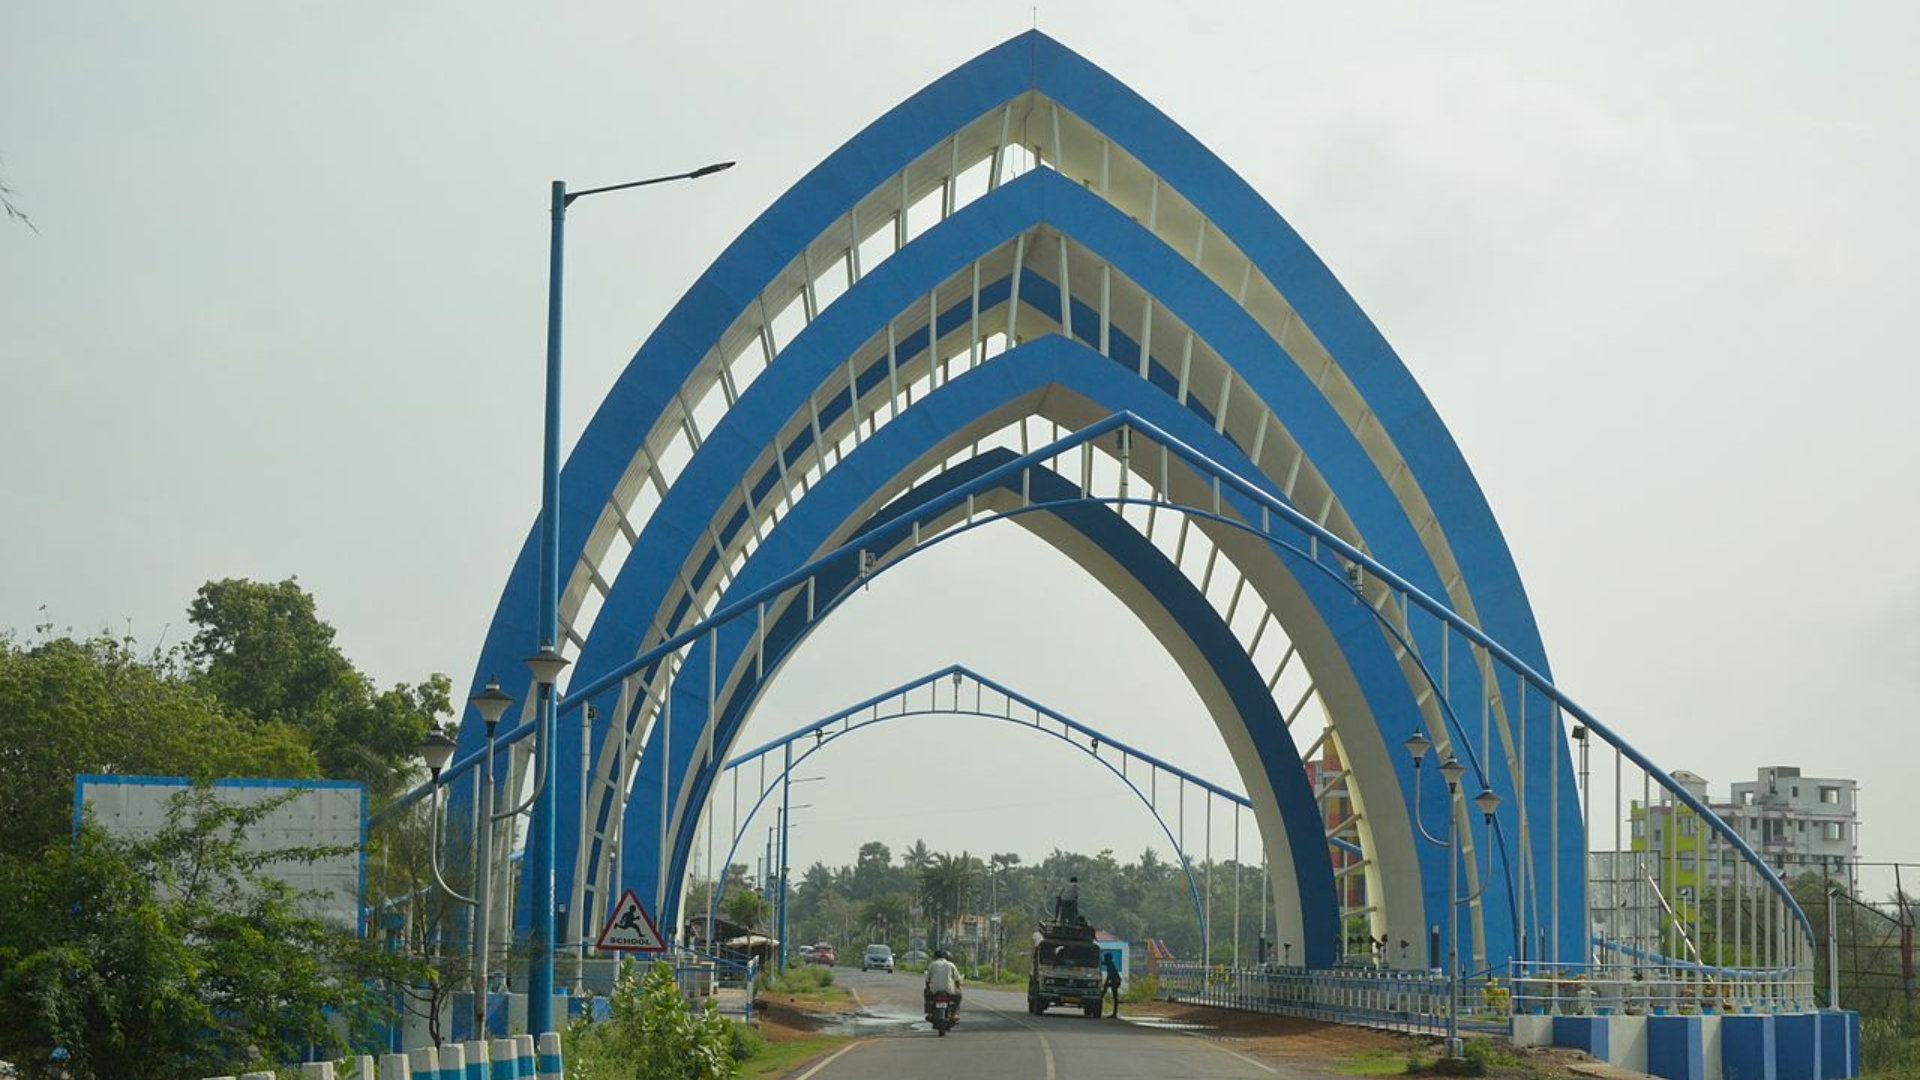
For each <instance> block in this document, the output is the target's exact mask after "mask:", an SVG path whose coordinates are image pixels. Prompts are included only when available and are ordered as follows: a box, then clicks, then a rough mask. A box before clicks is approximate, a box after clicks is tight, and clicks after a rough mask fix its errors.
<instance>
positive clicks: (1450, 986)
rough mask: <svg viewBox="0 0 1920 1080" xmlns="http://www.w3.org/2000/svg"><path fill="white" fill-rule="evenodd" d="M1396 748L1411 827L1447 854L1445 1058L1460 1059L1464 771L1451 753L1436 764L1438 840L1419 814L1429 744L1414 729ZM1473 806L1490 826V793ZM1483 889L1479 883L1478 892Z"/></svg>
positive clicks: (1495, 801)
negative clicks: (1405, 766) (1402, 752)
mask: <svg viewBox="0 0 1920 1080" xmlns="http://www.w3.org/2000/svg"><path fill="white" fill-rule="evenodd" d="M1400 745H1402V746H1404V747H1406V750H1407V754H1408V756H1410V757H1412V758H1413V817H1414V825H1415V827H1417V828H1418V829H1419V830H1420V835H1421V836H1422V837H1424V838H1426V840H1427V841H1428V842H1429V843H1432V844H1436V845H1439V846H1440V847H1443V848H1445V849H1446V852H1447V972H1446V975H1447V1056H1448V1057H1450V1058H1457V1057H1459V1056H1460V860H1459V859H1458V858H1456V855H1457V853H1458V851H1459V846H1460V828H1459V816H1458V815H1457V814H1456V813H1455V812H1454V802H1455V800H1456V799H1458V798H1459V794H1460V778H1461V777H1462V776H1464V775H1465V774H1466V771H1467V767H1466V766H1465V765H1462V764H1460V761H1459V759H1458V758H1456V757H1454V756H1453V754H1452V752H1451V751H1449V752H1448V753H1447V756H1446V758H1445V759H1443V760H1442V761H1441V762H1440V778H1441V779H1442V780H1445V781H1446V784H1447V838H1446V839H1445V840H1441V839H1440V838H1439V837H1436V836H1434V835H1433V834H1431V833H1429V832H1427V825H1426V822H1425V821H1424V820H1422V818H1421V814H1420V764H1421V762H1422V761H1424V760H1425V759H1426V756H1427V751H1429V750H1431V749H1433V743H1432V741H1431V740H1429V739H1428V738H1427V737H1426V735H1425V733H1423V732H1421V731H1420V730H1419V729H1418V728H1415V729H1414V732H1413V734H1412V735H1410V736H1408V737H1407V739H1406V741H1405V742H1403V743H1401V744H1400ZM1474 803H1475V805H1477V806H1479V807H1480V808H1481V809H1482V811H1483V812H1485V813H1486V815H1487V818H1488V821H1489V822H1491V820H1492V818H1493V810H1494V808H1495V807H1497V806H1498V805H1499V804H1500V797H1499V796H1498V795H1495V794H1494V793H1493V792H1492V791H1491V790H1483V791H1482V792H1481V793H1480V795H1479V796H1478V797H1477V798H1475V799H1474ZM1489 855H1491V853H1489ZM1489 865H1491V864H1489ZM1485 888H1486V885H1485V883H1484V882H1483V883H1482V884H1481V891H1484V890H1485ZM1479 895H1480V893H1479V892H1476V893H1474V896H1473V897H1468V898H1467V899H1468V900H1469V901H1471V900H1472V899H1473V898H1474V897H1477V896H1479Z"/></svg>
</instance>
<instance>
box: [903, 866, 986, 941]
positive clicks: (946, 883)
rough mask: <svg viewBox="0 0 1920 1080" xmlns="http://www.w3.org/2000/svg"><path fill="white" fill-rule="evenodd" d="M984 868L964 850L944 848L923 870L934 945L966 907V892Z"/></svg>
mask: <svg viewBox="0 0 1920 1080" xmlns="http://www.w3.org/2000/svg"><path fill="white" fill-rule="evenodd" d="M985 872H986V866H985V864H983V863H981V861H980V860H979V859H976V858H974V857H973V856H972V855H970V854H968V853H967V852H964V851H962V852H961V853H960V854H958V855H948V854H947V853H945V852H941V853H940V854H938V855H935V856H933V858H932V859H930V860H929V861H928V862H927V865H926V867H925V868H924V869H922V870H921V871H920V878H919V886H920V899H921V901H922V902H924V903H925V904H926V907H927V912H928V915H929V916H930V922H931V923H932V925H933V944H934V947H935V948H938V947H939V944H940V931H941V930H942V929H943V928H944V926H945V925H946V923H947V922H948V921H949V920H951V919H953V918H954V917H955V916H957V915H959V914H960V913H961V912H962V911H964V910H965V906H964V905H965V900H966V895H967V892H968V891H969V890H970V889H971V888H972V887H973V885H974V884H975V883H976V882H978V881H979V880H980V878H981V875H982V874H984V873H985Z"/></svg>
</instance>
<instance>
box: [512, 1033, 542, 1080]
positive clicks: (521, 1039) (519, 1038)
mask: <svg viewBox="0 0 1920 1080" xmlns="http://www.w3.org/2000/svg"><path fill="white" fill-rule="evenodd" d="M513 1048H514V1056H516V1057H518V1058H519V1059H520V1064H518V1065H516V1066H515V1067H514V1068H515V1070H516V1071H517V1072H518V1073H519V1074H520V1080H533V1078H534V1077H535V1076H536V1075H538V1074H537V1073H536V1072H535V1071H534V1068H533V1036H531V1035H515V1036H514V1037H513Z"/></svg>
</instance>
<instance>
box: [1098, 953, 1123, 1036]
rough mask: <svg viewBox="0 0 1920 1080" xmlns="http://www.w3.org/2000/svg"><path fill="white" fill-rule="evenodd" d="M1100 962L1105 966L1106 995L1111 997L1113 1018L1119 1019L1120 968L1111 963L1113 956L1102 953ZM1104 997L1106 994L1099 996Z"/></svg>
mask: <svg viewBox="0 0 1920 1080" xmlns="http://www.w3.org/2000/svg"><path fill="white" fill-rule="evenodd" d="M1100 962H1101V963H1103V964H1105V965H1106V966H1107V994H1112V995H1113V1018H1114V1019H1116V1020H1118V1019H1119V1018H1120V968H1119V966H1118V965H1117V964H1115V963H1114V962H1113V954H1112V953H1110V952H1102V953H1101V954H1100ZM1100 996H1101V997H1103V998H1104V997H1105V996H1106V994H1102V995H1100Z"/></svg>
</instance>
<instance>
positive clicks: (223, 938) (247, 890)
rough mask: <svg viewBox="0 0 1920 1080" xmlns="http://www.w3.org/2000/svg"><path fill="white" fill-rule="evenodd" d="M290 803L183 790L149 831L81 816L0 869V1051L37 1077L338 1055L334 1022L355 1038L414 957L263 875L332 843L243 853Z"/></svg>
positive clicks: (161, 1072)
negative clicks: (115, 832) (366, 936)
mask: <svg viewBox="0 0 1920 1080" xmlns="http://www.w3.org/2000/svg"><path fill="white" fill-rule="evenodd" d="M288 797H291V796H290V795H289V796H288ZM283 801H284V800H267V801H265V802H262V803H258V804H255V805H253V806H234V805H229V804H225V803H222V802H220V801H218V800H217V799H216V798H215V797H214V795H213V793H212V791H211V790H210V789H207V788H193V789H189V790H187V791H185V792H182V793H181V794H180V795H178V796H176V797H175V799H174V801H173V804H172V806H171V807H170V809H169V814H168V819H167V823H166V825H165V826H164V827H163V828H162V829H161V830H160V831H159V832H157V833H156V834H155V835H153V836H152V837H151V838H148V839H142V840H124V839H115V838H110V837H108V836H106V835H105V834H103V833H101V832H100V831H98V830H97V829H95V828H93V827H92V826H91V825H88V826H86V827H84V828H83V829H82V830H81V833H80V837H79V839H78V841H77V842H72V841H62V842H59V843H55V844H52V845H50V846H49V847H48V848H47V849H46V850H45V851H43V852H42V853H40V855H39V856H38V857H37V858H34V859H24V860H23V859H8V860H6V862H5V863H4V864H0V871H4V872H0V943H3V944H0V1015H4V1016H5V1017H6V1018H7V1022H6V1023H5V1024H0V1057H3V1058H6V1059H8V1060H11V1061H12V1062H14V1064H15V1066H16V1067H17V1068H18V1069H20V1070H21V1074H22V1075H23V1076H26V1077H29V1078H41V1077H45V1078H52V1077H64V1078H69V1080H94V1078H113V1077H131V1076H140V1077H153V1078H156V1080H172V1078H176V1077H177V1078H192V1077H202V1076H209V1075H214V1074H219V1073H229V1074H230V1073H234V1072H238V1071H241V1070H242V1069H245V1068H250V1067H254V1066H255V1065H257V1064H265V1065H267V1066H269V1067H271V1066H274V1065H279V1064H283V1063H286V1062H290V1061H293V1060H296V1059H297V1058H298V1056H299V1054H300V1051H301V1050H302V1048H303V1047H306V1046H309V1045H311V1046H315V1047H319V1048H321V1049H323V1050H326V1051H330V1052H334V1053H339V1052H344V1051H345V1049H346V1042H345V1040H343V1039H342V1035H341V1031H340V1030H339V1029H338V1028H336V1026H335V1024H334V1023H333V1022H332V1018H337V1019H338V1020H339V1021H340V1022H341V1023H342V1024H343V1025H344V1027H345V1030H346V1032H347V1034H348V1035H349V1037H352V1036H364V1035H365V1033H366V1032H367V1031H368V1030H369V1027H370V1025H371V1024H373V1023H374V1022H376V1021H378V1020H381V1019H384V1018H386V1017H387V1016H389V1015H390V1012H389V1009H390V1006H389V1004H388V1001H389V993H390V989H391V987H393V986H394V985H397V984H403V983H408V982H413V981H416V980H417V979H419V978H420V977H422V975H423V974H424V972H423V970H422V969H420V968H419V967H418V966H416V965H413V964H411V963H409V962H407V961H404V960H402V959H399V958H397V957H388V956H386V955H384V954H382V953H381V952H379V951H378V950H377V949H375V948H373V947H371V946H370V945H369V944H367V943H366V942H363V941H361V940H360V939H359V938H358V937H356V936H355V935H354V934H353V933H352V931H351V930H350V929H347V928H339V927H332V926H328V925H326V924H324V923H322V922H319V921H317V920H316V919H314V918H312V917H311V916H309V915H307V914H305V913H304V912H303V910H302V905H301V898H300V897H298V896H297V895H295V894H294V893H293V892H292V891H291V890H290V889H288V888H287V887H286V886H285V885H283V884H281V883H279V882H276V881H272V880H269V879H268V878H267V877H266V876H265V871H266V870H267V869H268V868H269V867H270V866H272V865H273V864H275V863H278V862H283V861H292V862H299V861H306V860H311V859H314V858H319V857H323V856H325V855H328V854H332V852H329V851H326V850H322V849H317V848H288V849H285V850H282V851H279V852H273V853H269V854H265V855H261V854H248V853H246V852H244V851H243V850H242V848H241V844H240V837H241V835H242V834H243V833H245V831H246V830H247V829H248V828H250V827H251V826H253V825H254V824H255V823H256V822H258V821H259V820H260V819H261V818H262V817H263V816H265V815H266V814H267V813H269V812H271V811H272V810H273V809H274V808H276V807H277V806H279V805H280V804H281V802H283ZM56 1048H60V1049H62V1050H64V1052H65V1056H64V1059H63V1060H59V1061H55V1060H54V1059H53V1057H52V1055H53V1052H54V1050H55V1049H56Z"/></svg>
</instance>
